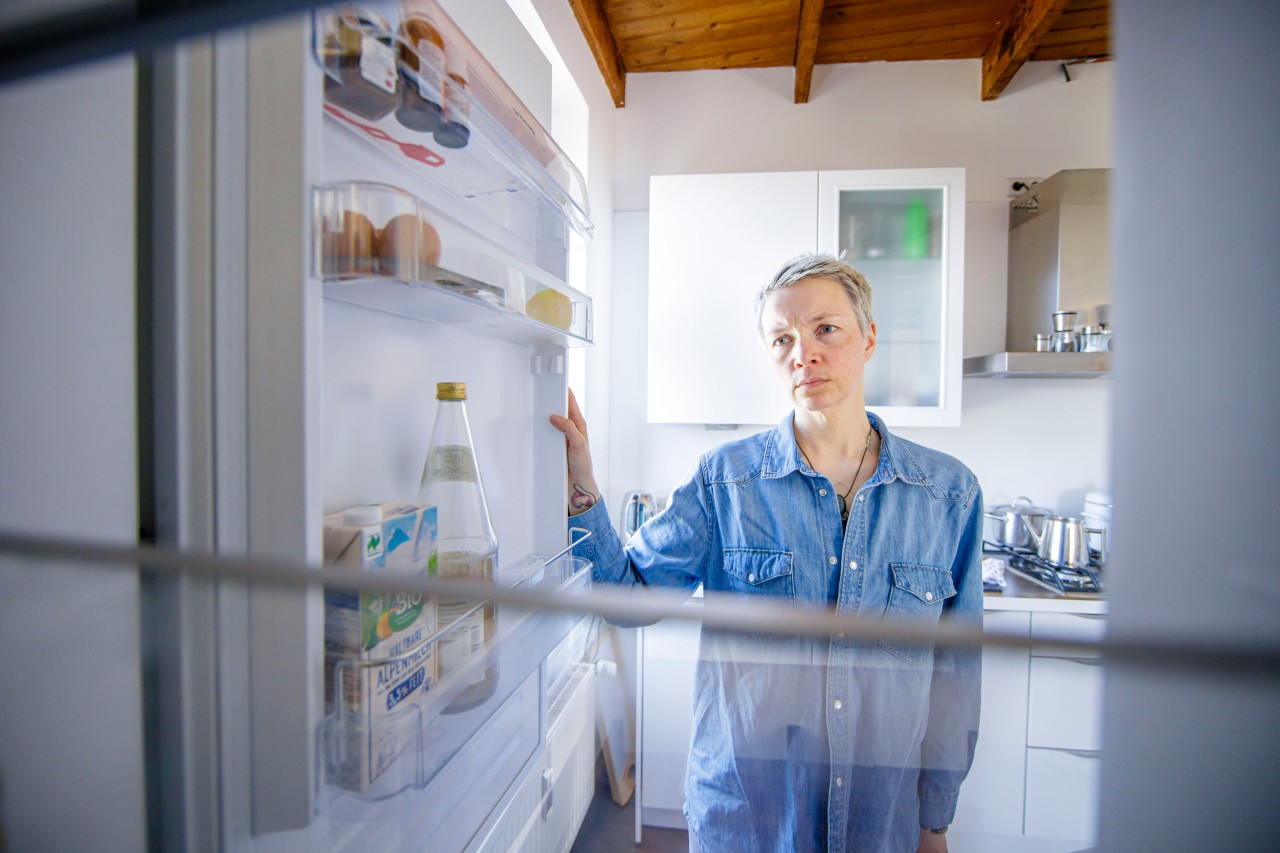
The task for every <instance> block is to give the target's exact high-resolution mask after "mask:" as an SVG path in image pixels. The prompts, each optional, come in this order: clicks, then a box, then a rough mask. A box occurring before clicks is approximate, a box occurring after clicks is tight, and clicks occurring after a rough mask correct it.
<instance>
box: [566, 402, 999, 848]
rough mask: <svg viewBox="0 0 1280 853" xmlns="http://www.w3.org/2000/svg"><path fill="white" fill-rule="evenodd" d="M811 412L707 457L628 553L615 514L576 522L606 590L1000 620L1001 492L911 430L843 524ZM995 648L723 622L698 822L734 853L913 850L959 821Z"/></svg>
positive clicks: (695, 809) (698, 697) (709, 655)
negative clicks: (986, 611) (988, 492)
mask: <svg viewBox="0 0 1280 853" xmlns="http://www.w3.org/2000/svg"><path fill="white" fill-rule="evenodd" d="M794 417H795V416H794V413H792V414H790V415H788V416H787V417H786V418H785V419H784V420H783V422H782V423H781V424H780V425H779V426H778V427H777V428H775V429H773V430H770V431H767V432H763V433H760V434H758V435H753V436H749V437H747V438H744V439H741V440H737V441H733V442H730V443H728V444H725V445H723V446H721V447H719V448H717V449H716V450H714V451H712V452H710V453H708V454H706V455H704V456H703V457H702V458H701V459H699V461H698V464H697V465H696V466H695V468H694V469H693V470H692V471H691V473H690V474H689V476H688V477H687V478H686V479H685V480H684V482H682V483H681V484H680V485H679V486H678V487H677V488H676V490H675V491H674V492H673V493H672V496H671V500H670V501H669V503H668V505H667V507H666V509H665V510H664V511H662V512H661V513H658V514H657V515H655V516H654V517H653V518H651V519H650V520H649V521H648V522H647V523H646V524H644V525H643V526H642V527H641V528H640V529H639V530H638V531H637V532H636V533H635V535H633V536H632V537H631V539H630V541H629V542H627V543H626V545H625V547H624V546H623V544H622V542H621V541H620V539H619V538H618V536H617V534H616V532H615V531H614V530H613V527H612V525H611V524H610V521H609V518H608V513H607V510H606V509H605V508H604V507H602V506H601V505H600V504H599V503H597V505H596V506H594V507H592V508H591V509H590V510H588V511H586V512H584V513H582V514H581V515H578V516H575V517H574V518H573V519H571V523H572V524H573V525H574V526H579V527H586V528H588V529H590V530H592V531H593V532H594V533H595V535H594V536H593V537H592V538H591V539H589V540H588V541H587V542H586V543H584V544H583V545H581V546H579V547H578V552H579V555H580V556H582V557H584V558H586V559H589V560H591V561H592V563H593V566H594V567H593V575H594V580H595V581H596V582H597V583H612V584H623V585H630V584H644V585H647V586H664V587H675V588H679V589H685V590H689V591H692V590H694V589H695V588H696V587H697V586H698V584H702V585H703V586H704V587H705V590H706V595H707V597H708V598H710V597H712V596H715V595H720V594H727V593H732V594H735V595H748V596H750V595H759V596H772V597H775V598H781V599H784V600H788V601H794V602H796V603H798V604H802V605H805V606H811V607H823V606H834V608H835V610H836V611H837V612H839V613H853V614H857V615H859V616H866V617H870V618H874V619H888V618H892V619H903V620H918V621H920V622H921V623H924V624H933V623H937V622H938V620H939V619H941V618H947V619H953V620H963V621H965V622H968V623H976V624H980V623H981V620H982V570H981V559H982V519H983V515H982V493H981V490H980V489H979V486H978V482H977V479H976V478H975V477H974V475H973V474H972V473H971V472H970V471H969V470H968V469H967V468H965V467H964V466H963V465H962V464H960V463H959V462H958V461H956V460H955V459H953V458H951V457H950V456H947V455H945V454H943V453H939V452H937V451H934V450H930V449H928V448H925V447H922V446H921V445H918V444H915V443H913V442H910V441H907V440H905V439H902V438H898V437H896V436H894V435H892V434H891V433H890V432H889V431H888V430H887V429H886V428H885V426H884V423H883V422H882V421H881V420H880V419H879V418H878V417H876V416H875V415H871V414H869V415H868V418H869V420H870V421H871V423H872V426H873V427H874V428H875V429H876V430H877V431H878V432H879V433H880V441H881V445H880V456H879V461H878V464H877V466H876V470H875V472H874V473H873V474H872V476H871V478H870V479H869V480H868V481H867V482H866V483H865V484H864V485H863V486H862V487H861V488H859V489H858V491H857V493H856V495H855V496H851V501H850V503H851V508H850V513H849V521H848V525H847V527H845V528H844V529H843V530H842V529H841V521H840V511H839V505H838V502H837V493H836V491H835V488H834V487H833V485H832V483H831V481H830V480H828V479H827V478H826V477H824V476H823V475H821V474H819V473H817V472H816V471H814V470H813V469H812V468H811V467H809V465H808V464H806V463H805V462H804V460H803V459H802V457H801V455H800V453H799V449H798V447H797V445H796V441H795V434H794V432H793V429H792V425H793V423H794ZM980 666H981V656H980V653H979V652H978V651H977V650H972V649H969V650H965V649H952V648H939V649H936V650H935V649H934V648H933V647H932V646H913V645H908V644H903V643H897V642H887V641H880V642H878V643H868V642H853V641H851V640H845V639H842V638H840V637H836V638H832V639H830V640H826V639H822V640H814V639H808V638H799V637H770V638H767V639H761V638H759V637H753V636H751V635H743V634H734V633H732V632H725V631H722V630H712V629H709V628H704V630H703V631H702V635H701V640H700V649H699V659H698V664H697V670H696V675H695V690H694V702H693V704H694V708H693V713H694V727H693V742H692V744H691V748H690V755H689V768H688V775H687V778H686V783H685V816H686V817H687V819H688V822H689V828H690V831H691V833H693V835H694V836H695V837H696V839H697V841H698V843H699V844H700V845H701V847H702V848H703V849H705V850H707V851H712V853H719V851H734V853H740V851H744V850H750V851H753V853H754V851H776V853H786V851H807V850H830V851H835V852H836V853H839V851H849V853H869V852H870V851H885V853H913V851H915V850H916V846H917V843H918V841H919V832H920V827H921V826H927V827H941V826H946V825H947V824H949V823H950V822H951V819H952V817H953V815H954V814H955V806H956V798H957V796H958V794H959V789H960V783H961V781H962V780H963V779H964V776H965V774H966V773H967V772H968V770H969V765H970V763H971V762H972V760H973V749H974V745H975V743H976V740H977V730H978V705H979V690H980V683H979V682H980Z"/></svg>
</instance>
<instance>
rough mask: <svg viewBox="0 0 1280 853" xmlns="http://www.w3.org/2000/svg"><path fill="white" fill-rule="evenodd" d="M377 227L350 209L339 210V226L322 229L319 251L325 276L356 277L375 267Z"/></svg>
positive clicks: (374, 271)
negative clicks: (339, 227)
mask: <svg viewBox="0 0 1280 853" xmlns="http://www.w3.org/2000/svg"><path fill="white" fill-rule="evenodd" d="M376 243H377V229H375V228H374V227H373V223H372V222H370V221H369V218H368V217H367V216H365V215H364V214H361V213H356V212H355V211H354V210H344V211H342V230H341V231H334V230H331V228H330V227H328V225H326V227H325V229H324V235H323V238H322V242H321V248H320V251H321V253H322V255H323V258H324V261H323V267H324V270H323V272H324V276H325V277H326V278H360V277H361V276H366V275H375V274H376V273H377V271H378V269H377V266H378V250H377V246H376Z"/></svg>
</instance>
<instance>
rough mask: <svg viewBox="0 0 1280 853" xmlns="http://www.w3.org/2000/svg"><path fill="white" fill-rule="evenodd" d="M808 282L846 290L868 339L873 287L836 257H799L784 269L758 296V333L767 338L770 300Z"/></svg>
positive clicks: (775, 275)
mask: <svg viewBox="0 0 1280 853" xmlns="http://www.w3.org/2000/svg"><path fill="white" fill-rule="evenodd" d="M807 278H825V279H828V280H829V281H834V282H835V283H836V284H838V285H840V286H841V287H842V288H844V292H845V293H846V294H848V296H849V301H850V302H851V303H853V311H854V313H855V314H856V315H857V316H858V327H859V328H860V329H861V330H862V334H863V335H866V334H867V332H868V331H869V330H870V329H871V324H872V322H874V321H873V320H872V318H871V285H870V284H868V283H867V278H866V276H864V275H863V274H862V273H860V272H858V271H857V270H855V269H854V268H853V267H851V266H849V265H848V264H847V263H845V262H844V261H842V260H841V259H840V258H837V257H835V256H833V255H816V254H808V255H799V256H797V257H794V258H792V259H791V260H789V261H787V262H786V263H785V264H783V265H782V269H780V270H778V271H777V273H775V274H774V276H773V280H772V281H770V282H769V283H768V284H766V285H765V286H764V287H763V288H762V289H761V290H760V292H759V293H757V294H756V331H757V332H759V333H760V334H764V325H763V324H764V304H765V302H767V301H768V300H769V297H770V296H771V295H773V293H775V292H776V291H778V290H781V289H782V288H784V287H790V286H791V285H793V284H797V283H799V282H801V281H804V280H805V279H807Z"/></svg>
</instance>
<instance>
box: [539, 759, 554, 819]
mask: <svg viewBox="0 0 1280 853" xmlns="http://www.w3.org/2000/svg"><path fill="white" fill-rule="evenodd" d="M555 796H556V786H555V779H553V778H552V773H551V769H550V768H548V769H546V770H543V771H542V819H543V820H546V819H547V816H548V815H550V814H551V802H552V801H553V800H554V799H555Z"/></svg>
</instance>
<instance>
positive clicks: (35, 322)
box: [0, 58, 146, 850]
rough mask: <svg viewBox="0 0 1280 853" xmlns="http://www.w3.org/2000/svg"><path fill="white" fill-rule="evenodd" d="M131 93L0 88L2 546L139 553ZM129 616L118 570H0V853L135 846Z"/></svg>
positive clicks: (102, 77)
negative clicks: (3, 852)
mask: <svg viewBox="0 0 1280 853" xmlns="http://www.w3.org/2000/svg"><path fill="white" fill-rule="evenodd" d="M135 81H136V74H135V70H134V63H133V60H132V59H131V58H127V59H119V60H112V61H109V62H102V63H95V64H93V65H89V66H84V67H80V68H78V69H75V70H73V71H66V72H60V73H57V74H52V75H43V76H40V77H37V78H34V79H31V80H25V81H22V82H20V83H10V84H8V85H6V86H4V87H3V88H0V115H3V116H4V117H5V118H4V119H3V120H0V151H3V152H4V159H3V160H2V161H0V198H3V199H4V200H5V204H4V205H0V257H3V258H4V268H3V269H4V272H3V285H2V286H0V364H3V365H4V367H3V369H0V401H3V402H0V471H3V472H4V474H3V476H0V530H5V531H15V532H16V531H21V532H24V533H29V534H35V535H44V536H55V537H66V538H74V539H85V540H90V541H97V542H117V543H121V544H125V545H130V544H133V543H135V542H136V541H137V536H138V457H137V429H136V424H137V382H136V369H137V364H136V351H135V346H136V331H135V319H134V312H135V305H136V293H135V286H134V275H135V268H134V264H135V243H134V240H135V235H134V232H135V219H134V215H135V214H134V210H135V206H134V199H135V189H136V188H135V180H136V173H135V169H134V136H135V121H136V110H135V85H136V83H135ZM138 618H139V616H138V579H137V576H136V574H134V573H132V572H127V571H118V570H103V569H98V568H95V567H85V566H83V565H75V564H65V563H50V562H47V561H38V560H30V559H13V558H4V559H2V560H0V831H2V832H0V835H3V836H7V842H8V844H9V845H10V849H13V850H141V849H143V848H144V847H145V845H146V824H145V820H146V815H145V812H144V801H143V749H142V702H141V700H142V678H141V671H140V664H139V651H140V645H139V643H140V641H139V622H138ZM90 711H91V712H90Z"/></svg>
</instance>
